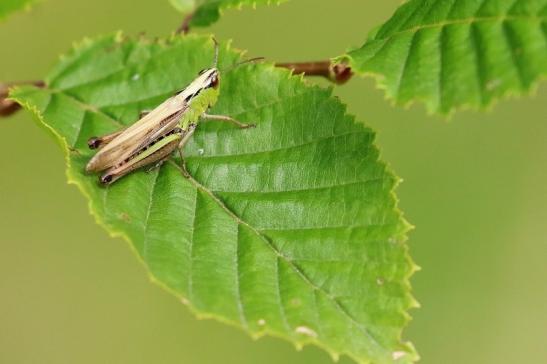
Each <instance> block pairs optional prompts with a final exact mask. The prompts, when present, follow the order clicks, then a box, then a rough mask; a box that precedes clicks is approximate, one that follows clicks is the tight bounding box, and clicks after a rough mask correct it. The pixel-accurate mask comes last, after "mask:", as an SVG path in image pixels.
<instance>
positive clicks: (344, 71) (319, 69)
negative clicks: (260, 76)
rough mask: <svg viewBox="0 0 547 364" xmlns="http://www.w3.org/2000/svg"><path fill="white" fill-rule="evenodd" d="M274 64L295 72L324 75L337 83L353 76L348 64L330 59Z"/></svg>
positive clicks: (346, 80)
mask: <svg viewBox="0 0 547 364" xmlns="http://www.w3.org/2000/svg"><path fill="white" fill-rule="evenodd" d="M276 66H277V67H283V68H288V69H290V70H292V71H293V72H294V73H295V74H304V75H306V76H321V77H325V78H326V79H327V80H329V81H331V82H334V83H336V84H338V85H342V84H344V83H346V82H348V81H349V79H350V78H351V77H352V76H353V72H352V71H351V68H350V67H349V66H348V65H346V64H343V63H333V62H332V61H317V62H290V63H276Z"/></svg>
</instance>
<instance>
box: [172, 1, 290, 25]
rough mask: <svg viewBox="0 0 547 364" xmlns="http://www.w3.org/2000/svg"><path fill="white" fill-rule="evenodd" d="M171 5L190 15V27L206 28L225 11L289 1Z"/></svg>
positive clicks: (206, 2) (193, 2)
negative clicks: (191, 13) (192, 12)
mask: <svg viewBox="0 0 547 364" xmlns="http://www.w3.org/2000/svg"><path fill="white" fill-rule="evenodd" d="M169 1H170V2H171V4H172V5H173V6H174V7H175V8H176V9H177V10H178V11H180V12H182V13H190V12H191V11H192V10H193V11H194V14H193V15H192V20H191V22H190V26H197V27H206V26H208V25H211V24H213V23H214V22H216V21H217V20H218V19H219V18H220V13H221V12H222V10H224V9H228V8H236V7H241V6H244V5H251V6H253V7H255V6H256V5H270V4H280V3H282V2H285V1H287V0H169Z"/></svg>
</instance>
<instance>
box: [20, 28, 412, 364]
mask: <svg viewBox="0 0 547 364" xmlns="http://www.w3.org/2000/svg"><path fill="white" fill-rule="evenodd" d="M212 59H213V46H212V42H211V41H210V38H205V37H196V36H185V37H173V38H170V39H168V40H161V41H158V42H152V41H148V40H146V39H139V40H132V39H128V38H125V37H123V36H120V35H118V36H111V37H105V38H101V39H97V40H93V41H89V40H88V41H85V42H84V43H83V44H82V45H80V46H78V47H77V48H76V49H75V50H74V51H73V52H72V53H71V54H70V55H68V56H66V57H64V58H63V59H62V61H61V62H60V63H59V65H58V66H57V67H56V68H55V70H54V71H53V72H52V73H51V74H50V76H49V77H48V79H47V85H48V86H47V87H46V88H43V89H39V88H35V87H32V86H26V87H21V88H17V89H15V90H14V91H13V92H12V94H11V96H12V97H13V98H14V99H16V100H17V101H18V102H19V103H21V104H22V105H24V107H25V108H27V109H29V110H32V111H33V112H34V113H35V114H36V115H37V117H38V119H39V121H40V124H41V125H44V126H45V127H46V128H48V129H50V130H51V131H52V132H53V134H54V135H56V136H57V137H58V139H59V141H60V142H61V145H62V146H63V148H64V150H65V152H66V155H67V162H68V179H69V182H70V183H74V184H76V185H77V186H78V187H79V188H80V190H81V191H82V193H83V194H84V195H85V196H86V197H87V198H88V199H89V203H90V209H91V212H92V214H93V215H94V216H95V217H96V219H97V221H98V222H99V223H100V224H101V225H103V226H104V227H105V228H106V229H107V230H108V231H109V232H110V233H111V234H112V235H115V236H123V237H124V238H126V239H127V240H128V241H129V242H130V245H131V247H132V248H133V249H134V251H135V252H136V254H137V255H138V256H139V257H140V258H141V259H142V261H143V262H144V264H145V265H146V267H147V269H148V270H149V271H150V274H151V276H152V277H153V279H154V280H155V281H156V282H157V283H159V284H160V285H162V286H163V287H165V288H167V289H168V290H169V291H170V292H171V293H173V294H174V295H176V296H178V297H179V298H180V299H181V300H182V302H183V303H185V304H187V305H189V306H190V307H191V309H192V310H193V311H194V312H195V313H196V314H197V315H198V316H200V317H213V318H216V319H219V320H221V321H224V322H227V323H230V324H233V325H236V326H239V327H241V328H243V329H244V330H245V331H247V332H248V333H250V334H251V335H252V336H253V337H259V336H261V335H264V334H268V335H273V336H277V337H281V338H285V339H287V340H289V341H291V342H293V343H294V344H295V345H297V346H301V345H304V344H308V343H312V344H316V345H318V346H320V347H322V348H324V349H325V350H327V351H328V352H330V353H331V354H332V355H333V356H337V355H338V354H347V355H349V356H350V357H352V358H354V359H355V360H356V361H358V362H363V363H364V362H368V361H369V360H371V361H372V362H374V363H392V362H397V363H411V362H413V361H414V360H416V358H417V355H416V354H415V352H414V350H413V348H412V346H411V345H410V344H408V343H405V342H402V341H401V331H402V329H403V327H404V326H405V325H406V323H407V321H408V320H409V316H408V314H407V310H408V309H409V308H410V307H413V306H415V305H416V302H415V301H414V299H413V298H412V296H411V295H410V286H409V283H408V279H409V277H410V275H411V274H412V272H413V271H414V270H415V265H414V264H413V263H412V261H411V260H410V258H409V256H408V254H407V246H406V244H405V240H406V235H405V234H406V232H407V230H408V229H409V225H408V223H406V222H405V220H404V219H403V217H402V215H401V213H400V211H399V210H398V208H397V200H396V198H395V195H394V193H393V190H394V188H395V186H396V184H397V181H398V178H397V177H395V176H394V175H393V174H392V173H391V172H390V171H389V169H388V168H387V167H386V165H385V164H384V163H383V162H381V161H380V160H379V159H378V150H377V148H376V147H375V146H374V145H373V140H374V133H373V132H372V131H371V130H370V129H369V128H367V127H365V126H363V125H362V124H360V123H356V122H355V121H354V118H353V117H352V116H349V115H347V114H346V112H345V107H344V105H343V104H341V103H340V101H338V100H337V99H336V98H334V97H332V96H331V90H330V89H321V88H319V87H316V86H309V85H306V84H305V83H304V82H303V81H302V79H301V78H300V77H295V76H291V75H290V73H289V71H287V70H284V69H277V68H274V67H273V66H272V65H265V64H259V65H245V66H241V67H239V68H236V69H235V70H233V71H231V72H228V73H224V74H223V77H222V82H221V90H220V91H221V94H220V100H219V102H218V104H217V105H216V106H214V107H213V109H212V110H211V113H216V114H225V115H231V116H233V117H236V118H237V119H239V120H242V121H244V122H256V123H257V127H256V128H253V129H246V130H241V129H238V128H234V127H232V126H230V125H224V124H225V123H215V122H210V123H202V124H200V125H199V127H198V130H197V131H196V133H195V135H194V136H193V138H192V140H191V141H190V143H189V144H188V145H187V147H186V149H185V158H186V162H187V165H188V170H189V171H190V173H191V174H192V176H193V178H191V179H186V178H184V177H183V176H182V174H181V172H180V170H179V166H178V161H170V162H167V163H166V164H164V165H163V166H162V167H161V168H160V169H159V170H158V169H157V170H155V171H151V172H146V171H138V172H136V173H133V174H131V175H130V176H127V177H125V178H123V179H121V180H120V181H118V182H116V183H115V184H113V185H112V186H110V187H108V188H101V187H99V186H98V183H97V176H89V175H86V174H84V172H83V171H84V166H85V164H86V163H87V161H88V160H89V158H90V157H91V156H92V155H93V152H91V151H89V150H88V148H87V146H86V141H87V139H88V138H89V137H91V136H93V135H100V134H103V133H105V132H110V131H113V130H116V129H117V128H119V127H120V126H122V125H126V124H130V123H132V122H134V121H135V120H136V119H137V117H138V114H139V112H140V111H141V110H143V109H150V108H153V107H154V106H156V105H158V103H160V102H161V101H163V100H164V99H165V98H167V97H169V96H171V95H172V94H173V92H175V91H176V90H178V89H180V88H181V87H182V86H184V85H185V84H187V83H188V82H189V81H191V79H193V77H195V75H196V74H197V72H198V71H199V70H200V69H202V68H204V67H207V66H209V65H210V64H211V62H212ZM239 59H240V55H239V54H237V53H235V52H234V51H231V50H229V49H228V48H226V47H222V48H221V54H220V60H221V64H220V68H221V69H225V68H227V67H229V66H230V65H232V64H234V63H235V62H237V61H238V60H239ZM395 359H397V360H395Z"/></svg>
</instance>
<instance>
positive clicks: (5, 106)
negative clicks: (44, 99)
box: [0, 81, 46, 117]
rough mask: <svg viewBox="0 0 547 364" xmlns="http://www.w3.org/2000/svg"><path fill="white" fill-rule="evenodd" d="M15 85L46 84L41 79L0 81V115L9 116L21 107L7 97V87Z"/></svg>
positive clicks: (37, 85)
mask: <svg viewBox="0 0 547 364" xmlns="http://www.w3.org/2000/svg"><path fill="white" fill-rule="evenodd" d="M17 85H34V86H36V87H44V86H45V85H46V84H45V83H44V82H43V81H20V82H10V83H0V117H6V116H10V115H11V114H13V113H15V112H17V110H19V109H20V108H21V105H19V104H18V103H16V102H15V101H13V100H10V99H8V96H9V89H10V88H11V87H12V86H17Z"/></svg>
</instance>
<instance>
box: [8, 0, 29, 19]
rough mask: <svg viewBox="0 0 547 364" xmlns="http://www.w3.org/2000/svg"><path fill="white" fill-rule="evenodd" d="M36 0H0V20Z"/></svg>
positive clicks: (27, 6)
mask: <svg viewBox="0 0 547 364" xmlns="http://www.w3.org/2000/svg"><path fill="white" fill-rule="evenodd" d="M35 1H36V0H1V1H0V20H2V19H4V18H5V17H7V16H8V15H9V14H11V13H13V12H15V11H18V10H21V9H28V8H30V6H31V4H32V3H34V2H35Z"/></svg>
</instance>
